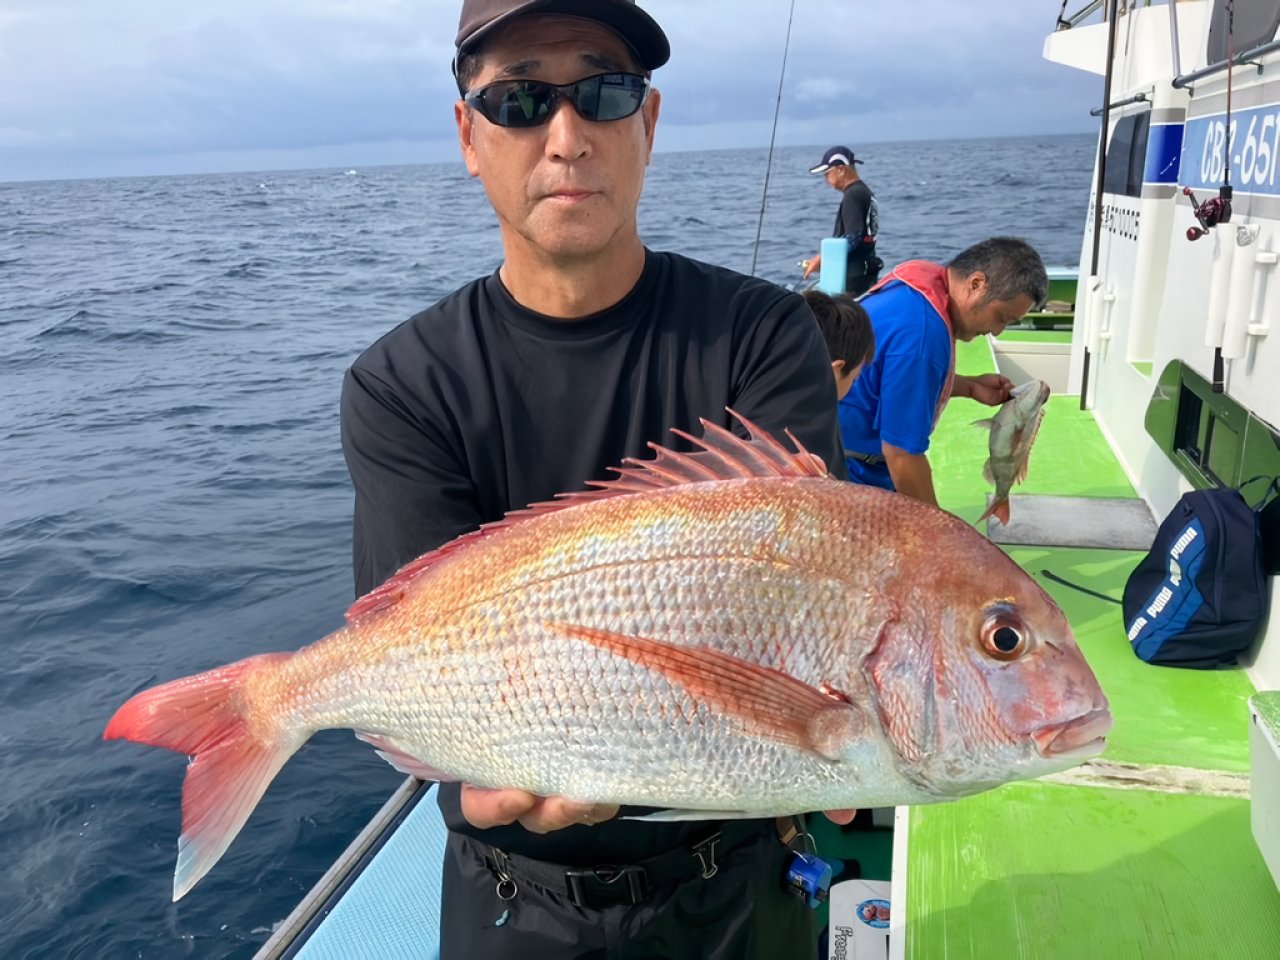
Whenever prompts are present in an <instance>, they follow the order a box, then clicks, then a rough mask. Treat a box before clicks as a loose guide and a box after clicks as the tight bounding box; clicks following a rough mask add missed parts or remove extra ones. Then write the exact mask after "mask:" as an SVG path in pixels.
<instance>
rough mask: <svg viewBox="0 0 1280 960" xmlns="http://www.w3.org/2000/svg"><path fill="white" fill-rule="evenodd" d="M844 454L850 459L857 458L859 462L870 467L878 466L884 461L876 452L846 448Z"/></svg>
mask: <svg viewBox="0 0 1280 960" xmlns="http://www.w3.org/2000/svg"><path fill="white" fill-rule="evenodd" d="M844 455H845V456H846V457H848V458H849V459H850V460H857V461H858V462H859V463H865V464H868V465H869V466H872V467H878V466H879V465H880V464H882V463H884V457H882V456H880V455H879V454H878V453H862V452H860V451H858V450H846V451H845V452H844Z"/></svg>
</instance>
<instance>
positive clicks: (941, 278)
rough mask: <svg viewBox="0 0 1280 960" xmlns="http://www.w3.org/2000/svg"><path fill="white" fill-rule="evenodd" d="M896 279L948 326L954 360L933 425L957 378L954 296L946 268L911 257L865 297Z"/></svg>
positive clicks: (943, 407)
mask: <svg viewBox="0 0 1280 960" xmlns="http://www.w3.org/2000/svg"><path fill="white" fill-rule="evenodd" d="M895 280H896V281H898V282H900V283H905V284H906V285H907V286H908V287H910V288H911V289H912V290H914V291H915V292H916V293H918V294H920V296H922V297H924V299H925V303H927V304H929V306H931V307H933V312H934V313H936V314H937V315H938V319H940V320H941V321H942V323H943V325H944V326H945V327H946V328H947V338H948V339H949V340H950V341H951V359H950V361H949V363H948V364H947V379H946V381H945V382H944V383H943V385H942V392H941V393H940V394H939V395H938V406H937V408H936V409H935V410H934V412H933V425H934V426H935V427H936V426H937V425H938V420H939V418H940V417H941V416H942V411H943V410H944V409H945V408H946V406H947V401H948V400H950V399H951V388H952V386H953V385H954V384H955V379H956V334H955V329H954V328H953V327H952V326H951V312H950V310H949V309H948V304H949V303H950V302H951V295H950V287H949V286H948V284H947V268H946V267H944V266H942V265H941V264H938V263H930V262H929V261H928V260H908V261H907V262H906V263H900V264H898V265H897V266H896V267H894V268H893V269H892V270H890V271H889V273H888V274H887V275H886V276H885V277H883V278H882V279H881V280H880V282H879V283H877V284H876V285H875V286H874V287H872V288H871V289H870V290H868V291H867V292H866V293H865V294H863V296H862V299H864V300H865V299H866V298H867V297H870V296H874V295H875V294H877V293H879V292H880V291H881V290H883V289H884V288H885V286H886V285H887V284H890V283H893V282H894V281H895Z"/></svg>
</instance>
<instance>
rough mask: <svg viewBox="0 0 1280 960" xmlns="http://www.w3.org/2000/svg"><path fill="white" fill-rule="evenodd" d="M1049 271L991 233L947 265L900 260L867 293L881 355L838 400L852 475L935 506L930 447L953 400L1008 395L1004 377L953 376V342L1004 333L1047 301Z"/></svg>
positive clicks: (1030, 253) (1016, 243)
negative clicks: (942, 416) (944, 412)
mask: <svg viewBox="0 0 1280 960" xmlns="http://www.w3.org/2000/svg"><path fill="white" fill-rule="evenodd" d="M1048 283H1049V281H1048V276H1047V274H1046V272H1045V268H1044V263H1043V262H1042V261H1041V259H1040V256H1039V254H1037V253H1036V252H1035V250H1034V249H1032V248H1031V247H1030V246H1029V245H1028V244H1027V243H1025V242H1024V241H1022V240H1018V239H1015V238H1011V237H994V238H992V239H990V240H984V241H983V242H981V243H979V244H976V245H974V246H973V247H970V248H969V249H968V250H965V251H964V252H963V253H961V254H960V255H959V256H957V257H956V258H955V259H954V260H952V261H951V262H950V263H948V264H946V265H945V266H944V265H941V264H935V263H928V262H926V261H922V260H914V261H908V262H907V263H904V264H900V265H899V266H897V267H895V268H894V270H893V271H892V272H891V273H890V274H889V275H888V276H887V277H885V278H884V280H882V281H881V282H880V284H879V285H877V286H876V287H875V288H873V289H872V290H871V291H870V292H869V293H867V294H866V296H864V297H863V298H862V299H861V301H860V302H861V304H862V306H863V307H864V308H865V309H866V311H867V314H868V316H870V318H871V325H872V329H873V331H874V333H875V342H876V352H875V357H874V359H873V360H872V361H871V363H870V364H868V365H867V367H866V368H865V369H864V370H863V371H862V374H861V376H859V377H858V379H857V380H856V381H855V382H854V384H853V388H852V389H851V390H850V391H849V392H848V394H846V395H845V397H844V399H842V400H841V401H840V406H839V415H840V433H841V436H842V439H843V442H844V447H845V458H846V463H847V464H848V468H849V478H850V479H851V480H855V481H857V482H860V483H867V484H871V485H874V486H877V487H884V488H885V489H888V490H897V491H898V492H900V493H903V494H906V495H907V496H911V497H915V498H916V499H917V500H923V501H924V502H926V503H931V504H933V505H934V506H937V503H938V499H937V495H936V494H935V493H934V489H933V473H932V470H931V468H930V466H929V460H928V457H927V456H926V453H927V451H928V449H929V439H930V437H931V435H932V434H933V428H934V426H935V425H936V423H937V420H938V417H939V416H940V415H941V413H942V409H943V407H945V405H946V403H947V401H948V399H950V397H953V396H957V397H970V398H972V399H974V400H977V401H978V402H979V403H984V404H987V405H988V406H999V405H1000V404H1002V403H1004V402H1005V401H1006V400H1007V399H1008V398H1009V392H1010V391H1011V390H1012V389H1013V382H1012V381H1010V380H1009V379H1008V378H1006V377H1003V376H1001V375H999V374H995V373H988V374H983V375H981V376H976V377H969V376H963V375H961V374H957V373H955V341H956V340H963V341H969V340H972V339H974V338H975V337H977V336H980V335H982V334H991V335H992V336H999V335H1000V334H1001V333H1003V332H1004V329H1005V327H1007V326H1009V325H1010V324H1013V323H1016V322H1017V321H1018V320H1020V319H1021V318H1022V317H1023V316H1024V315H1025V314H1026V312H1027V311H1028V310H1030V309H1031V308H1032V307H1033V306H1034V305H1035V304H1037V303H1039V302H1041V301H1042V300H1043V299H1044V296H1045V292H1046V290H1047V288H1048Z"/></svg>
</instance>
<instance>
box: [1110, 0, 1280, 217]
mask: <svg viewBox="0 0 1280 960" xmlns="http://www.w3.org/2000/svg"><path fill="white" fill-rule="evenodd" d="M1277 2H1278V3H1280V0H1277ZM1150 129H1151V111H1150V110H1143V111H1142V112H1141V113H1130V114H1127V115H1126V116H1123V117H1121V118H1120V119H1119V120H1117V121H1116V125H1115V128H1114V129H1113V130H1112V131H1111V142H1110V143H1109V144H1107V173H1106V178H1105V179H1104V180H1103V183H1102V189H1103V190H1105V191H1106V192H1107V193H1114V194H1119V195H1120V196H1123V197H1140V196H1142V171H1143V168H1144V167H1145V166H1146V162H1147V133H1148V131H1149V130H1150Z"/></svg>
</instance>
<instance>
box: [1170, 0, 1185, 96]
mask: <svg viewBox="0 0 1280 960" xmlns="http://www.w3.org/2000/svg"><path fill="white" fill-rule="evenodd" d="M1169 42H1170V43H1172V44H1173V75H1174V76H1175V77H1176V76H1178V75H1179V74H1180V73H1182V46H1181V45H1180V44H1179V43H1178V0H1169Z"/></svg>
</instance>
